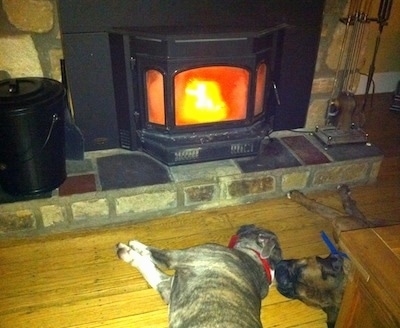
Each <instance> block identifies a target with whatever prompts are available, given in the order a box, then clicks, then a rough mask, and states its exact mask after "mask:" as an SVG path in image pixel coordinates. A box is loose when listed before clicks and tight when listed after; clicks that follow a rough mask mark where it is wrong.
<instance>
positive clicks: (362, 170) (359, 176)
mask: <svg viewBox="0 0 400 328" xmlns="http://www.w3.org/2000/svg"><path fill="white" fill-rule="evenodd" d="M368 167H369V165H368V163H366V162H364V163H354V164H349V165H342V166H331V167H324V168H320V169H318V170H317V171H316V172H315V174H314V179H313V185H318V186H321V185H332V184H339V183H350V182H354V181H359V180H363V179H365V178H366V177H367V172H368Z"/></svg>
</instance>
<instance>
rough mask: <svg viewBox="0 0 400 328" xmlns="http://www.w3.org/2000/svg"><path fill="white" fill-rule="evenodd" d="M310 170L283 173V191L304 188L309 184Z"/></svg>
mask: <svg viewBox="0 0 400 328" xmlns="http://www.w3.org/2000/svg"><path fill="white" fill-rule="evenodd" d="M309 176H310V171H301V172H291V173H287V174H283V175H282V187H281V188H282V191H283V192H287V191H290V190H293V189H303V188H305V187H306V186H307V181H308V178H309Z"/></svg>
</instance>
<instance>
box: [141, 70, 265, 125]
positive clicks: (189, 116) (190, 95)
mask: <svg viewBox="0 0 400 328" xmlns="http://www.w3.org/2000/svg"><path fill="white" fill-rule="evenodd" d="M266 74H267V66H266V64H265V63H263V64H261V65H260V67H259V69H258V70H257V82H256V93H255V96H256V98H255V106H254V115H258V114H261V112H262V109H263V103H264V93H265V92H264V91H265V90H264V88H263V86H265V81H266ZM249 82H250V74H249V72H248V71H247V70H246V69H243V68H239V67H229V66H212V67H202V68H195V69H190V70H187V71H184V72H181V73H179V74H177V75H176V76H175V77H174V86H175V97H174V100H175V126H185V125H192V124H204V123H215V122H223V121H235V120H244V119H245V118H246V114H247V98H248V91H249ZM146 89H147V106H148V115H149V122H150V123H155V124H160V125H165V104H164V92H163V90H164V82H163V75H162V73H161V72H159V71H157V70H153V69H150V70H148V71H147V72H146Z"/></svg>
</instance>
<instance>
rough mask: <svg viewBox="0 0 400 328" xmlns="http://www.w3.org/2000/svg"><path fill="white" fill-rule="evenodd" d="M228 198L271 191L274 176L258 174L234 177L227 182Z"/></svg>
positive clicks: (273, 185) (273, 184)
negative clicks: (258, 175)
mask: <svg viewBox="0 0 400 328" xmlns="http://www.w3.org/2000/svg"><path fill="white" fill-rule="evenodd" d="M227 190H228V198H234V197H243V196H248V195H254V194H260V193H265V192H272V191H274V190H275V178H274V177H272V176H260V177H253V178H242V179H235V180H231V181H229V182H227Z"/></svg>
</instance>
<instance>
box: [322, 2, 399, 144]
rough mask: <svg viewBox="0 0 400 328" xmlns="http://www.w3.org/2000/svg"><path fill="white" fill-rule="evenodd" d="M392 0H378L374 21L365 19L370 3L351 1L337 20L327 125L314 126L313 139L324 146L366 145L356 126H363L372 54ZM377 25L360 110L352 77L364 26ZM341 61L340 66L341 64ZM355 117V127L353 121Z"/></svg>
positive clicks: (375, 52) (356, 70) (371, 76)
mask: <svg viewBox="0 0 400 328" xmlns="http://www.w3.org/2000/svg"><path fill="white" fill-rule="evenodd" d="M392 1H393V0H381V3H380V6H379V12H378V17H377V18H369V17H368V15H369V11H370V7H371V3H372V1H371V0H367V1H365V0H352V1H351V3H350V7H349V15H348V17H347V18H341V19H340V21H341V22H342V23H344V24H346V29H345V33H344V37H343V41H342V47H341V53H340V56H339V62H338V67H337V70H336V76H335V82H334V87H333V91H332V95H331V99H330V100H329V105H328V109H327V126H326V127H323V128H319V127H316V129H315V136H316V137H317V138H318V139H319V140H320V141H322V143H323V144H325V145H326V146H333V145H338V144H349V143H366V142H367V139H368V134H366V133H365V132H364V131H363V130H362V129H361V128H360V127H361V126H362V125H363V124H364V123H365V114H364V111H365V106H366V100H367V96H368V93H369V89H370V87H371V83H372V78H373V74H374V70H375V66H374V64H375V60H376V54H377V52H378V48H379V43H380V36H381V34H382V30H383V26H385V25H387V21H388V19H389V16H390V10H391V7H392ZM373 21H374V22H377V23H378V24H379V34H378V36H377V40H376V43H375V50H374V55H373V59H372V63H371V65H370V69H369V72H368V78H367V85H366V90H365V95H364V101H363V104H362V106H361V108H360V109H358V108H357V103H356V100H355V96H354V92H353V90H354V89H355V81H356V79H355V75H356V74H358V73H359V71H358V68H357V67H358V62H359V56H360V52H361V48H362V45H363V40H364V32H365V26H366V24H368V23H370V22H373ZM343 58H345V62H344V64H342V61H343ZM354 118H357V120H358V124H356V123H354V121H353V119H354Z"/></svg>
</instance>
